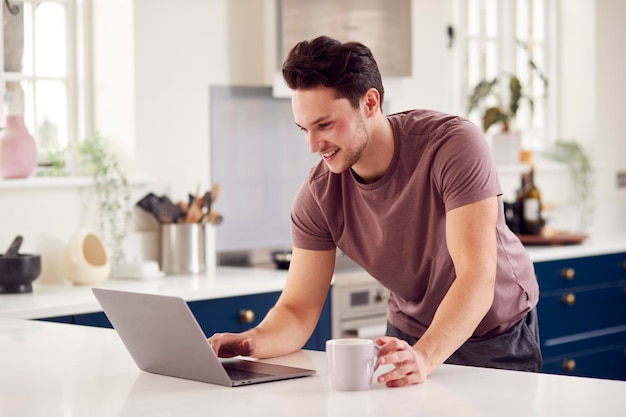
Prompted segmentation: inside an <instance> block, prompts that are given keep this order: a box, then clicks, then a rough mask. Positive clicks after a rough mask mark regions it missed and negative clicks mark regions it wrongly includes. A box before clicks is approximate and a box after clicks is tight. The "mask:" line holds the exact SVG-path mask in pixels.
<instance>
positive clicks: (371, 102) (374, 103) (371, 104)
mask: <svg viewBox="0 0 626 417" xmlns="http://www.w3.org/2000/svg"><path fill="white" fill-rule="evenodd" d="M362 102H363V105H364V110H365V112H366V114H367V115H368V116H371V115H373V114H376V113H378V112H380V93H379V92H378V90H377V89H375V88H370V89H369V90H367V91H366V92H365V94H363V98H362Z"/></svg>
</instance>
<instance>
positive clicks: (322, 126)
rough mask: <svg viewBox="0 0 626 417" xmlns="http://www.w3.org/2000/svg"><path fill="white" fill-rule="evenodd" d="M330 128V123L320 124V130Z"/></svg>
mask: <svg viewBox="0 0 626 417" xmlns="http://www.w3.org/2000/svg"><path fill="white" fill-rule="evenodd" d="M329 126H330V123H320V124H319V127H320V129H326V128H327V127H329Z"/></svg>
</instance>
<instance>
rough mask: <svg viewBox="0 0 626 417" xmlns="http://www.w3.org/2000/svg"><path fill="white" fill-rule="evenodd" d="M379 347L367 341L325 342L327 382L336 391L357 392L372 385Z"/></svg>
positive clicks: (341, 340) (333, 340) (336, 340)
mask: <svg viewBox="0 0 626 417" xmlns="http://www.w3.org/2000/svg"><path fill="white" fill-rule="evenodd" d="M378 350H379V347H378V345H376V343H374V341H373V340H369V339H356V338H355V339H332V340H328V341H326V358H327V361H328V380H329V382H330V386H331V387H332V388H333V389H335V390H338V391H359V390H365V389H369V387H370V386H371V385H372V378H373V376H374V371H376V369H377V368H378Z"/></svg>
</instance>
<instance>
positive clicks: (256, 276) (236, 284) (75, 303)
mask: <svg viewBox="0 0 626 417" xmlns="http://www.w3.org/2000/svg"><path fill="white" fill-rule="evenodd" d="M527 250H528V253H529V254H530V257H531V259H532V260H533V262H542V261H550V260H557V259H565V258H576V257H585V256H593V255H599V254H608V253H619V252H626V232H616V233H612V234H604V235H599V236H592V237H590V238H588V239H587V240H586V241H585V242H583V243H582V244H579V245H567V246H528V247H527ZM286 279H287V272H286V271H284V270H277V269H264V268H237V267H218V268H216V273H215V275H214V276H209V275H204V274H201V275H168V276H165V277H162V278H154V279H149V280H125V279H117V278H110V279H108V280H106V281H105V282H103V283H101V284H98V286H99V287H103V288H112V289H119V290H125V291H137V292H147V293H154V294H163V295H175V296H179V297H182V298H183V299H185V300H186V301H197V300H211V299H216V298H225V297H236V296H240V295H249V294H259V293H265V292H273V291H281V290H282V289H283V286H284V283H285V280H286ZM33 287H34V289H33V292H32V293H29V294H6V295H0V317H8V318H23V319H34V318H44V317H55V316H66V315H72V314H85V313H93V312H99V311H102V309H101V308H100V306H99V305H98V303H97V302H96V299H95V298H94V296H93V294H92V293H91V288H90V287H89V286H73V285H58V284H57V285H52V284H42V285H40V284H38V283H37V281H35V283H34V284H33Z"/></svg>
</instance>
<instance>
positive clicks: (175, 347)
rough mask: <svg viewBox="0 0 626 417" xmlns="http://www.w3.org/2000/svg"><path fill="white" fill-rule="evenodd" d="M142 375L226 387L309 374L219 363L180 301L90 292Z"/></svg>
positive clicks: (269, 366)
mask: <svg viewBox="0 0 626 417" xmlns="http://www.w3.org/2000/svg"><path fill="white" fill-rule="evenodd" d="M92 291H93V293H94V295H95V296H96V299H97V300H98V302H99V303H100V305H101V306H102V309H103V310H104V313H105V314H106V316H107V317H108V319H109V321H110V322H111V324H112V325H113V328H114V329H115V330H116V331H117V333H118V334H119V336H120V338H121V339H122V342H123V343H124V345H125V346H126V349H128V352H129V353H130V355H131V356H132V358H133V360H134V361H135V363H136V364H137V366H138V367H139V369H141V370H142V371H145V372H149V373H153V374H160V375H167V376H173V377H177V378H184V379H190V380H194V381H200V382H207V383H210V384H217V385H223V386H229V387H237V386H241V385H249V384H255V383H260V382H269V381H278V380H284V379H290V378H298V377H304V376H308V375H312V374H314V373H315V371H314V370H312V369H303V368H295V367H291V366H285V365H276V364H269V363H262V362H257V361H253V360H246V359H241V358H233V359H221V358H218V357H217V355H216V354H215V352H214V351H213V349H212V348H211V346H210V345H209V343H208V342H207V339H206V336H205V334H204V332H203V331H202V329H201V328H200V325H199V324H198V322H197V321H196V319H195V317H194V316H193V313H192V312H191V310H190V309H189V306H188V305H187V303H186V302H185V300H183V299H182V298H179V297H171V296H164V295H155V294H144V293H136V292H127V291H118V290H109V289H103V288H93V289H92Z"/></svg>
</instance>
